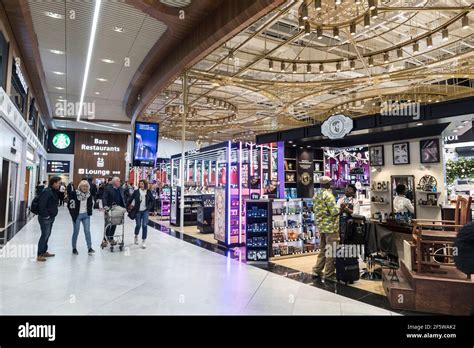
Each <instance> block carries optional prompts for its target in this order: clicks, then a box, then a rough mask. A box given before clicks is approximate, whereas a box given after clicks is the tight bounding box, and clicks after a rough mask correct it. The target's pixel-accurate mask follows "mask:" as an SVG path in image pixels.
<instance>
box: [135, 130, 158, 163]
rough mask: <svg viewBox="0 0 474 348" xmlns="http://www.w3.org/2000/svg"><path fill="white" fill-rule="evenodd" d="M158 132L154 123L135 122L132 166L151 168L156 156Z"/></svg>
mask: <svg viewBox="0 0 474 348" xmlns="http://www.w3.org/2000/svg"><path fill="white" fill-rule="evenodd" d="M158 131H159V125H158V124H156V123H144V122H137V123H136V124H135V136H134V139H135V141H134V148H133V149H134V150H133V165H134V166H138V167H153V166H154V165H155V159H156V157H157V154H158Z"/></svg>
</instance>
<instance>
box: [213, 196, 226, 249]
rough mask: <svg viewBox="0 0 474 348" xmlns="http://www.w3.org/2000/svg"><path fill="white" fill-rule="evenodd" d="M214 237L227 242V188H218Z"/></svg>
mask: <svg viewBox="0 0 474 348" xmlns="http://www.w3.org/2000/svg"><path fill="white" fill-rule="evenodd" d="M215 192H216V196H215V197H216V201H215V203H214V204H215V213H214V238H215V239H216V240H218V241H221V242H223V243H225V241H226V240H225V231H226V228H225V188H216V191H215Z"/></svg>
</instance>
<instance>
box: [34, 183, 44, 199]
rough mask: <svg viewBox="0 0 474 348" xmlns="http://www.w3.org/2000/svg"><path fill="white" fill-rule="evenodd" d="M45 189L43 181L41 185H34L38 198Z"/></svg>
mask: <svg viewBox="0 0 474 348" xmlns="http://www.w3.org/2000/svg"><path fill="white" fill-rule="evenodd" d="M45 187H46V181H43V184H41V183H40V182H39V181H38V183H37V184H36V187H35V195H36V196H39V195H40V194H41V192H43V191H44V189H45Z"/></svg>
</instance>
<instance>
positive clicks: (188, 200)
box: [170, 187, 202, 226]
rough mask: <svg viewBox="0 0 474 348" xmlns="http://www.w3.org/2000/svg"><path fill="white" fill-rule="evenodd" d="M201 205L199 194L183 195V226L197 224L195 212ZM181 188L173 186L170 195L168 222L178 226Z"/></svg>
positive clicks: (179, 221) (179, 222)
mask: <svg viewBox="0 0 474 348" xmlns="http://www.w3.org/2000/svg"><path fill="white" fill-rule="evenodd" d="M201 206H202V198H201V194H195V193H193V194H185V195H184V223H183V225H184V226H190V225H196V224H197V213H198V209H199V207H201ZM180 219H181V190H180V187H177V188H173V191H172V195H171V216H170V223H171V224H172V225H177V226H179V225H180V224H181V220H180Z"/></svg>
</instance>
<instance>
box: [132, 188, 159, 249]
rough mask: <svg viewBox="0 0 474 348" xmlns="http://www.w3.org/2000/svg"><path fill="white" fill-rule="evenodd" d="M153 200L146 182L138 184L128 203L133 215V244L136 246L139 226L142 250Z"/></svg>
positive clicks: (144, 245)
mask: <svg viewBox="0 0 474 348" xmlns="http://www.w3.org/2000/svg"><path fill="white" fill-rule="evenodd" d="M154 203H155V200H154V198H153V195H152V193H151V191H150V190H149V189H148V183H147V182H146V180H140V181H139V182H138V189H137V190H135V191H134V192H133V194H132V197H131V198H130V201H129V204H128V206H129V208H130V211H131V212H132V216H133V215H135V221H136V226H135V244H138V234H139V233H140V226H141V228H142V248H143V249H145V248H146V237H147V226H148V216H149V213H150V211H151V210H152V209H153V205H154Z"/></svg>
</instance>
